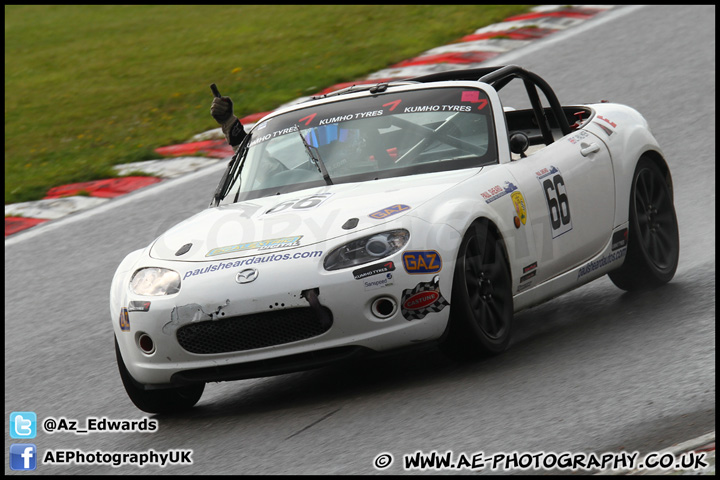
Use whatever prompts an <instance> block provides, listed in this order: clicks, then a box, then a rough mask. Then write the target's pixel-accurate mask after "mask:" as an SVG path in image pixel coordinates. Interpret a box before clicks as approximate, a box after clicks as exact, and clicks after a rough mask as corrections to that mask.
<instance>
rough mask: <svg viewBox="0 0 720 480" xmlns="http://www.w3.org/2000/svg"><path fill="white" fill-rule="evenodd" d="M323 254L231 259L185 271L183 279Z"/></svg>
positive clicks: (287, 254) (318, 251)
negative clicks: (244, 266)
mask: <svg viewBox="0 0 720 480" xmlns="http://www.w3.org/2000/svg"><path fill="white" fill-rule="evenodd" d="M322 254H323V252H322V250H315V251H312V252H299V253H293V254H290V253H283V254H280V253H278V254H276V255H265V256H262V257H252V258H244V259H242V260H235V261H232V260H231V261H229V262H220V263H216V264H214V265H208V266H207V267H203V268H196V269H195V270H188V271H187V272H185V275H184V276H183V280H185V279H186V278H189V277H195V276H198V275H204V274H206V273H211V272H217V271H220V270H226V269H228V268H236V267H242V266H243V265H255V264H258V263H268V262H281V261H286V260H298V259H302V258H317V257H321V256H322Z"/></svg>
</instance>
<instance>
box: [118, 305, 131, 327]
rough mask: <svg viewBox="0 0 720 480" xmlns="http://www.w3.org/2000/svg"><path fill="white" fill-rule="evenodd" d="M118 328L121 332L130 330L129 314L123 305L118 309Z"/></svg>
mask: <svg viewBox="0 0 720 480" xmlns="http://www.w3.org/2000/svg"><path fill="white" fill-rule="evenodd" d="M120 330H122V331H123V332H129V331H130V316H129V315H128V311H127V308H125V307H123V308H121V309H120Z"/></svg>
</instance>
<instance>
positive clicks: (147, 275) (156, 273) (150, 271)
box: [130, 267, 180, 295]
mask: <svg viewBox="0 0 720 480" xmlns="http://www.w3.org/2000/svg"><path fill="white" fill-rule="evenodd" d="M130 290H132V291H133V293H136V294H137V295H172V294H173V293H177V292H179V291H180V274H179V273H177V272H175V271H173V270H168V269H167V268H158V267H150V268H142V269H140V270H138V271H137V272H135V273H134V274H133V276H132V279H131V280H130Z"/></svg>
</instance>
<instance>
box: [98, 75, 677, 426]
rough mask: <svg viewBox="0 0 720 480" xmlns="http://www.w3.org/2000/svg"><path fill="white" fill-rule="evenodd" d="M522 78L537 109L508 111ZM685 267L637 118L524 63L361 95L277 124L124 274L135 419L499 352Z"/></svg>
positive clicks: (274, 120) (117, 311) (253, 140)
mask: <svg viewBox="0 0 720 480" xmlns="http://www.w3.org/2000/svg"><path fill="white" fill-rule="evenodd" d="M514 79H518V80H519V82H513V80H514ZM508 84H512V85H518V86H519V87H520V91H521V92H523V97H526V99H527V100H529V105H530V107H529V108H526V109H512V108H509V107H508V108H504V107H503V104H502V103H501V100H500V96H499V93H498V92H499V91H500V90H501V89H502V88H504V87H505V86H506V85H508ZM538 90H539V91H538ZM506 91H507V90H506ZM540 93H542V96H543V97H544V98H545V100H546V102H547V104H548V105H549V106H543V104H542V100H541V95H540ZM678 252H679V239H678V225H677V219H676V216H675V211H674V207H673V190H672V181H671V176H670V171H669V169H668V165H667V163H666V161H665V159H664V157H663V153H662V151H661V149H660V147H659V146H658V143H657V141H656V140H655V138H654V137H653V136H652V134H651V133H650V131H649V129H648V124H647V122H646V121H645V120H644V119H643V117H642V116H641V115H640V114H639V113H638V112H636V111H635V110H633V109H632V108H629V107H627V106H623V105H618V104H613V103H607V102H600V103H597V104H589V105H577V106H561V104H560V103H559V102H558V99H557V97H556V96H555V94H554V92H553V91H552V89H551V88H550V86H549V85H548V84H547V83H546V82H545V81H544V80H543V79H542V78H540V77H539V76H538V75H536V74H534V73H532V72H528V71H526V70H524V69H522V68H520V67H518V66H514V65H510V66H505V67H491V68H480V69H472V70H462V71H451V72H443V73H439V74H433V75H428V76H424V77H418V78H414V79H410V80H405V81H398V82H390V83H380V84H377V85H365V86H354V87H351V88H348V89H345V90H341V91H338V92H334V93H330V94H327V95H323V96H320V97H315V98H312V99H311V100H309V101H307V102H304V103H300V104H297V105H293V106H289V107H285V108H282V109H280V110H277V111H275V112H273V113H271V114H269V115H268V116H266V117H265V118H264V119H262V120H261V121H260V122H258V123H257V124H256V125H255V126H254V127H253V128H252V130H251V131H250V132H249V134H248V135H247V137H245V139H244V141H243V143H242V144H241V145H240V148H239V149H238V151H237V153H236V155H235V156H234V157H233V158H232V159H231V161H230V162H229V164H228V167H227V170H226V171H225V173H224V175H223V177H222V179H221V181H220V184H219V186H218V188H217V190H216V192H215V194H214V196H213V198H212V201H211V204H210V207H209V208H208V209H206V210H204V211H202V212H200V213H198V214H196V215H195V216H193V217H191V218H189V219H187V220H185V221H184V222H182V223H180V224H178V225H176V226H175V227H173V228H171V229H170V230H169V231H167V232H166V233H164V234H163V235H161V236H160V237H159V238H157V239H156V240H155V241H154V242H153V243H152V244H151V245H150V246H148V247H147V248H145V249H143V250H138V251H136V252H133V253H131V254H129V255H128V256H127V257H126V258H125V259H124V260H123V262H122V263H121V264H120V266H119V267H118V269H117V272H116V273H115V277H114V279H113V282H112V287H111V294H110V308H111V320H112V324H113V329H114V335H115V340H116V353H117V361H118V365H119V369H120V374H121V377H122V380H123V384H124V386H125V389H126V391H127V393H128V395H129V396H130V398H131V400H132V401H133V402H134V403H135V405H136V406H137V407H138V408H140V409H141V410H144V411H147V412H167V411H177V410H182V409H187V408H190V407H192V406H193V405H195V403H196V402H197V401H198V400H199V399H200V396H201V395H202V392H203V389H204V387H205V383H206V382H218V381H226V380H238V379H244V378H252V377H262V376H270V375H276V374H281V373H288V372H293V371H298V370H302V369H308V368H313V367H317V366H321V365H326V364H328V363H332V362H337V361H340V360H345V359H349V358H355V357H358V356H361V355H365V354H369V353H377V352H384V351H389V350H392V349H399V348H401V347H405V346H412V345H417V344H425V343H426V342H436V343H437V344H438V345H439V346H440V347H441V348H442V349H443V351H445V352H447V353H448V354H451V355H455V356H457V357H461V358H474V357H481V356H485V355H492V354H497V353H499V352H502V351H503V350H505V349H506V348H507V346H508V343H509V341H510V336H511V331H512V319H513V314H514V313H515V312H518V311H520V310H523V309H526V308H528V307H531V306H533V305H536V304H538V303H540V302H543V301H545V300H548V299H551V298H553V297H556V296H558V295H560V294H562V293H564V292H567V291H569V290H572V289H574V288H577V287H579V286H581V285H583V284H586V283H588V282H590V281H592V280H594V279H597V278H599V277H601V276H603V275H605V274H609V276H610V279H611V280H612V281H613V282H614V283H615V284H616V285H617V286H618V287H620V288H622V289H625V290H635V289H640V288H645V287H653V286H659V285H661V284H663V283H666V282H668V281H669V280H670V279H671V278H672V277H673V275H674V273H675V270H676V267H677V261H678Z"/></svg>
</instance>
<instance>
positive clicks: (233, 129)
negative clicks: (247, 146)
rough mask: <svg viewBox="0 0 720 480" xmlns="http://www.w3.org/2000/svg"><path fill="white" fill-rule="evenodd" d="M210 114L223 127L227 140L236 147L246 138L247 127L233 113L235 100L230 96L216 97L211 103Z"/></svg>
mask: <svg viewBox="0 0 720 480" xmlns="http://www.w3.org/2000/svg"><path fill="white" fill-rule="evenodd" d="M210 115H212V117H213V118H214V119H215V121H216V122H218V123H219V124H220V126H221V127H222V132H223V134H225V138H226V139H227V142H228V143H229V144H230V145H232V146H233V147H236V146H238V145H240V142H242V139H243V138H245V129H244V128H243V126H242V124H241V123H240V120H238V118H237V117H236V116H235V115H234V114H233V102H232V100H231V99H230V97H215V98H213V101H212V105H210Z"/></svg>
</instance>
